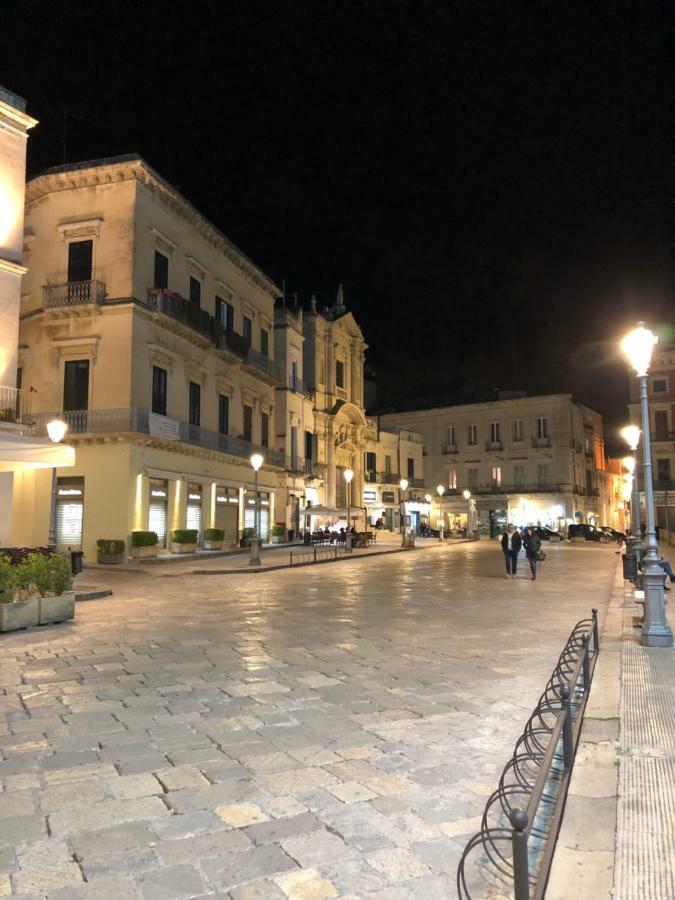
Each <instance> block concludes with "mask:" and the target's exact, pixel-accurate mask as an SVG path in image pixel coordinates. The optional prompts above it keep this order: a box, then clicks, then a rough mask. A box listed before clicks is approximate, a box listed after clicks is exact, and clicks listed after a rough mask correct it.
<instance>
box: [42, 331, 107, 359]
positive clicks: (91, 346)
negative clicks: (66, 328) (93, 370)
mask: <svg viewBox="0 0 675 900" xmlns="http://www.w3.org/2000/svg"><path fill="white" fill-rule="evenodd" d="M100 341H101V338H100V336H98V335H92V336H91V337H73V338H55V339H53V340H52V348H53V349H54V350H56V353H57V359H63V358H64V357H73V356H76V355H77V354H81V355H82V356H84V357H87V358H89V359H91V361H92V362H93V363H95V362H96V357H97V355H98V345H99V343H100Z"/></svg>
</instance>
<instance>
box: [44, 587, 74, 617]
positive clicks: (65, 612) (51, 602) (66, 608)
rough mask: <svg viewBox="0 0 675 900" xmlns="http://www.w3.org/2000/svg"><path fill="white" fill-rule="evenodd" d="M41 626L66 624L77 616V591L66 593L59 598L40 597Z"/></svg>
mask: <svg viewBox="0 0 675 900" xmlns="http://www.w3.org/2000/svg"><path fill="white" fill-rule="evenodd" d="M38 604H39V609H40V613H39V624H40V625H50V624H51V623H52V622H65V621H66V619H72V618H73V617H74V615H75V591H64V592H63V593H62V594H59V595H58V596H57V597H39V598H38Z"/></svg>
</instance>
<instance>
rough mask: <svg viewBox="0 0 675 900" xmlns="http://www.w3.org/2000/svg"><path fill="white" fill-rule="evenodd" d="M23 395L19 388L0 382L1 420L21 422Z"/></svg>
mask: <svg viewBox="0 0 675 900" xmlns="http://www.w3.org/2000/svg"><path fill="white" fill-rule="evenodd" d="M22 399H23V395H22V392H21V390H20V389H19V388H15V387H7V386H5V385H1V384H0V422H20V421H21V413H22Z"/></svg>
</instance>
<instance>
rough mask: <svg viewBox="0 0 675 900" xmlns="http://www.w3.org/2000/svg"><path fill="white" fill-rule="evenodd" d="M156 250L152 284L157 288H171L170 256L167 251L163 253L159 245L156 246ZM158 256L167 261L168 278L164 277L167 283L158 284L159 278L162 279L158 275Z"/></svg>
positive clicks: (164, 289) (161, 289) (159, 289)
mask: <svg viewBox="0 0 675 900" xmlns="http://www.w3.org/2000/svg"><path fill="white" fill-rule="evenodd" d="M154 251H155V255H154V269H153V274H152V286H153V288H155V290H158V291H166V290H168V288H169V257H168V256H167V255H166V253H162V251H161V250H158V249H157V247H155V248H154ZM158 258H160V259H163V260H164V261H165V263H166V272H165V275H166V278H165V279H164V280H165V281H166V284H157V282H158V281H159V280H161V279H158V277H157V261H158Z"/></svg>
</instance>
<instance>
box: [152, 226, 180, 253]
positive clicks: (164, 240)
mask: <svg viewBox="0 0 675 900" xmlns="http://www.w3.org/2000/svg"><path fill="white" fill-rule="evenodd" d="M150 234H152V236H153V237H154V239H155V246H156V247H157V249H158V250H163V251H164V253H167V254H168V255H169V256H171V254H172V253H173V251H174V250H175V249H176V247H177V246H178V244H174V242H173V241H172V240H171V238H168V237H167V236H166V235H165V234H163V232H161V231H160V230H159V228H155V227H154V226H153V227H151V228H150Z"/></svg>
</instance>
